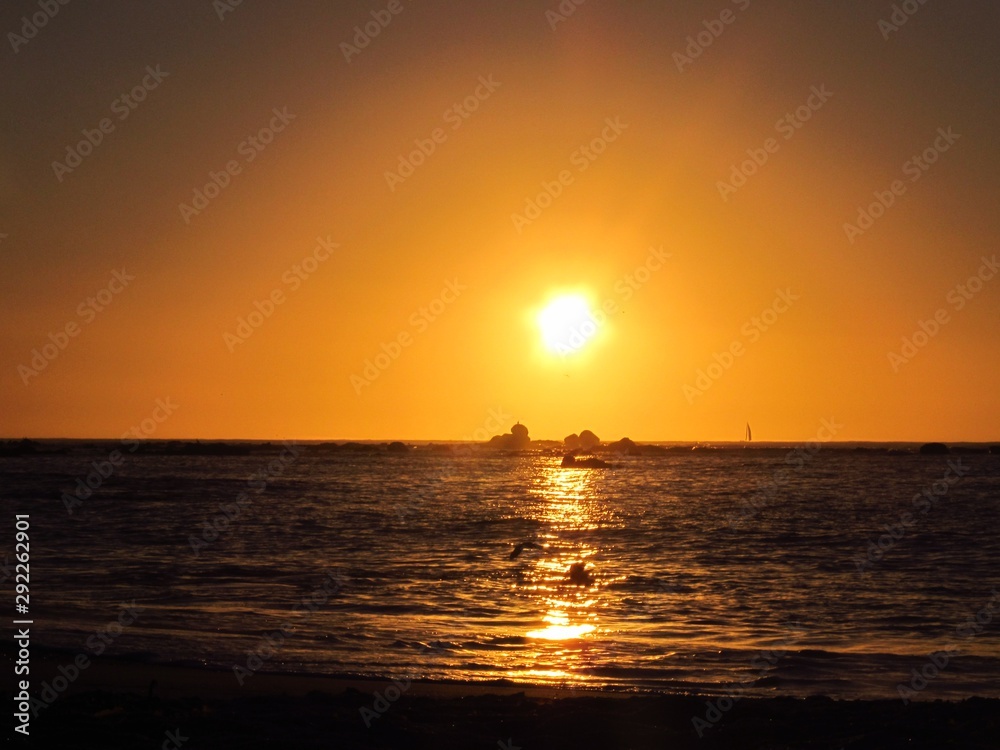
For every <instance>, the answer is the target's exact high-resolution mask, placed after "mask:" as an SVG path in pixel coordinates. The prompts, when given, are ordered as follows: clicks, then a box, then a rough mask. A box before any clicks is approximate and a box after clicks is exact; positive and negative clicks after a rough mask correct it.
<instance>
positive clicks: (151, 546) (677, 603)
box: [0, 441, 1000, 700]
mask: <svg viewBox="0 0 1000 750" xmlns="http://www.w3.org/2000/svg"><path fill="white" fill-rule="evenodd" d="M129 447H130V446H124V445H120V444H114V443H102V442H94V441H89V442H72V441H68V442H67V441H63V442H59V443H51V444H46V445H44V446H42V448H41V449H40V450H37V451H35V452H26V453H23V454H20V455H16V454H8V455H3V456H0V508H2V510H3V514H4V517H5V518H6V521H5V524H4V525H5V526H6V528H7V529H8V531H7V534H6V536H7V537H8V539H6V540H5V541H4V545H3V547H2V549H3V550H4V553H5V555H7V556H6V557H5V563H6V564H7V567H5V570H4V576H5V578H8V579H9V578H10V577H11V574H12V571H11V570H10V567H9V566H11V565H12V563H13V554H14V533H15V531H14V518H13V517H14V515H15V514H25V515H27V516H28V522H29V530H28V534H29V536H30V556H31V557H30V617H31V618H32V619H33V622H34V624H33V629H32V647H33V648H44V649H48V650H53V651H55V652H56V653H57V654H59V653H63V654H65V656H66V658H67V660H68V661H69V660H72V657H73V655H74V654H76V653H81V652H82V653H88V654H91V655H95V654H98V653H101V654H107V655H113V656H117V657H121V658H124V659H131V660H137V661H146V662H156V663H163V664H180V665H188V666H197V667H203V668H210V669H217V670H225V671H232V673H233V676H234V680H237V681H239V682H240V683H241V684H243V683H245V682H246V681H247V680H252V679H253V677H254V676H256V675H258V674H261V673H264V672H276V673H296V674H320V675H338V676H356V677H387V678H395V679H407V680H436V681H462V682H477V683H484V684H504V685H506V684H524V685H545V686H552V687H563V688H569V689H571V690H579V691H586V690H590V689H605V690H618V691H625V692H643V691H659V692H666V693H685V694H692V693H697V694H702V695H717V696H737V695H738V696H743V695H746V696H751V695H752V696H774V695H787V696H812V695H824V696H830V697H833V698H838V699H846V698H865V699H868V698H899V697H903V698H906V699H907V700H934V699H939V698H940V699H947V700H958V699H962V698H966V697H969V696H984V697H993V698H1000V455H997V454H996V453H990V452H988V450H986V449H985V448H983V449H977V448H975V447H970V448H969V449H968V450H964V451H954V450H953V451H952V452H951V453H949V454H943V455H923V454H920V453H919V452H918V451H917V450H916V446H907V445H903V446H900V445H896V446H889V445H864V446H861V445H847V444H834V443H830V444H810V445H805V446H802V445H778V444H750V445H749V446H741V445H728V446H727V445H720V446H710V445H704V446H679V445H666V446H662V447H661V449H660V450H658V451H657V452H655V453H648V454H644V455H617V454H610V453H601V454H599V455H600V456H601V457H602V458H603V459H604V460H606V461H608V462H609V463H610V464H611V466H610V467H608V468H563V467H562V466H561V465H560V464H561V458H562V453H561V451H559V450H557V449H553V448H550V449H542V450H529V451H526V452H522V453H514V452H498V451H487V450H483V449H482V448H481V447H479V446H458V447H455V446H447V445H431V444H421V445H418V446H416V447H414V448H412V449H410V450H406V451H402V450H400V451H395V450H388V449H387V448H386V446H385V445H384V444H383V445H377V444H372V445H352V446H346V447H341V448H338V447H337V446H335V445H333V446H331V445H313V444H308V443H267V444H240V449H239V450H237V451H233V453H234V455H229V454H227V453H226V451H225V450H218V451H195V452H193V453H192V452H190V451H189V452H184V451H178V450H167V448H166V447H161V448H157V447H155V446H153V447H152V448H150V447H149V446H146V447H144V448H143V449H142V450H136V451H135V452H130V450H129ZM201 447H202V448H203V447H204V446H201ZM397 447H398V446H397ZM518 545H522V546H521V548H520V553H519V554H516V550H517V549H518ZM577 563H580V564H582V568H583V570H584V571H585V573H584V574H583V575H582V576H581V575H579V574H578V575H576V576H574V577H571V576H570V574H569V571H570V568H571V566H573V565H574V564H577ZM578 570H579V568H578ZM5 588H8V591H12V587H11V582H10V581H9V580H8V583H7V586H5Z"/></svg>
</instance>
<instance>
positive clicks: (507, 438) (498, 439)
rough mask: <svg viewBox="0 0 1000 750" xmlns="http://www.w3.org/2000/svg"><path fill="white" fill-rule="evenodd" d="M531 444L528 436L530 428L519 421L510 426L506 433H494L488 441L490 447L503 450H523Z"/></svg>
mask: <svg viewBox="0 0 1000 750" xmlns="http://www.w3.org/2000/svg"><path fill="white" fill-rule="evenodd" d="M530 444H531V438H530V437H528V428H527V427H525V426H524V425H523V424H521V423H520V422H518V423H517V424H516V425H514V426H513V427H511V428H510V432H509V433H507V434H506V435H494V436H493V437H491V438H490V442H489V443H488V445H489V447H490V448H500V449H503V450H511V451H523V450H524V449H525V448H527V447H528V446H529V445H530Z"/></svg>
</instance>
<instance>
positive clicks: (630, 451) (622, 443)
mask: <svg viewBox="0 0 1000 750" xmlns="http://www.w3.org/2000/svg"><path fill="white" fill-rule="evenodd" d="M608 450H611V451H614V452H615V453H624V454H625V455H628V456H638V455H640V453H641V451H640V449H639V446H638V445H636V444H635V443H634V442H633V441H631V440H630V439H629V438H627V437H624V438H622V439H621V440H616V441H615V442H613V443H611V444H610V445H608Z"/></svg>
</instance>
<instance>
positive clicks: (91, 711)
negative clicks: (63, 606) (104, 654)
mask: <svg viewBox="0 0 1000 750" xmlns="http://www.w3.org/2000/svg"><path fill="white" fill-rule="evenodd" d="M4 656H5V661H8V664H9V659H10V652H9V651H5V652H4ZM72 661H73V655H72V654H53V653H47V654H33V657H32V672H31V677H32V694H33V695H35V696H37V695H38V694H39V691H40V690H41V688H42V683H43V682H48V683H49V684H50V685H51V684H53V682H52V681H53V680H54V679H55V678H56V677H58V676H59V674H60V671H59V667H60V666H66V665H68V664H71V663H72ZM64 673H65V672H64ZM62 685H63V683H62V682H60V683H58V686H62ZM50 695H51V694H50ZM694 717H698V718H699V719H700V720H701V721H702V722H704V723H702V724H700V725H699V726H698V727H696V726H695V724H694V723H693V721H692V719H693V718H694ZM713 720H714V721H713ZM698 729H700V730H701V734H702V736H701V737H699V734H698ZM15 736H17V735H15ZM31 737H32V740H33V742H32V746H33V747H53V748H55V747H59V748H102V749H103V748H130V749H131V748H161V747H167V748H171V747H176V746H180V747H183V748H185V750H195V749H196V748H240V749H241V750H246V749H249V748H331V747H334V748H355V747H356V748H437V749H439V750H447V749H450V748H486V749H489V750H498V748H523V749H524V750H531V749H533V748H608V750H612V749H615V750H617V749H618V748H679V749H683V748H702V749H703V750H709V749H712V748H761V749H763V748H786V749H792V748H795V749H798V748H823V749H824V750H837V749H838V748H873V749H874V748H878V749H879V750H887V749H892V748H909V749H911V750H912V749H913V748H928V749H930V748H934V749H937V748H963V749H970V748H1000V701H997V700H984V699H978V698H973V699H970V700H967V701H963V702H961V703H943V702H934V703H913V704H910V705H909V706H904V705H903V703H902V702H901V701H898V700H897V701H833V700H830V699H827V698H811V699H806V700H801V699H793V698H771V699H743V700H739V701H737V702H736V703H735V704H734V705H733V706H732V707H731V708H729V709H728V710H726V711H725V712H724V713H721V714H718V715H717V716H716V715H713V714H711V713H709V712H708V708H707V707H706V699H705V698H699V697H695V696H662V695H652V696H650V695H643V696H627V695H622V694H620V693H601V692H593V693H590V692H573V691H561V690H554V689H551V688H531V687H523V686H493V685H491V686H484V685H465V684H450V683H445V684H443V683H417V682H414V683H411V684H409V685H407V684H406V683H400V684H396V685H394V684H393V683H391V682H387V681H386V682H381V681H362V680H351V679H342V678H327V677H311V676H297V675H271V674H256V675H254V676H253V677H251V678H249V679H247V680H246V681H245V684H244V685H243V686H240V685H239V684H238V683H237V681H236V679H235V678H234V676H233V673H232V672H214V671H209V670H203V669H197V668H187V667H171V666H161V665H152V664H143V663H137V662H129V661H122V660H114V659H97V660H94V661H93V664H92V665H91V666H89V667H87V668H86V669H85V670H84V671H82V672H81V673H80V674H79V676H78V677H77V678H76V679H75V680H74V681H73V682H72V683H69V684H68V685H67V686H66V688H65V689H64V690H62V691H60V693H59V695H58V697H57V698H56V699H55V700H54V701H52V703H51V705H48V706H47V707H45V708H44V709H42V710H41V712H40V713H39V715H38V717H37V718H34V719H33V720H32V723H31Z"/></svg>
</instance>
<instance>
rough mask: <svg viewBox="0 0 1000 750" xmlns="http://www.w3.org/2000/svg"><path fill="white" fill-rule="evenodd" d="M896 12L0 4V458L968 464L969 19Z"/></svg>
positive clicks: (992, 110) (985, 101)
mask: <svg viewBox="0 0 1000 750" xmlns="http://www.w3.org/2000/svg"><path fill="white" fill-rule="evenodd" d="M578 1H579V0H578ZM903 5H905V6H906V7H907V8H909V9H910V10H915V12H914V13H913V15H912V17H910V16H907V15H906V13H905V12H904V11H902V10H900V11H898V12H897V15H896V22H897V23H895V24H894V23H893V22H892V21H891V20H890V19H891V18H892V16H893V6H892V4H891V3H888V2H886V3H871V2H859V1H848V2H839V3H835V4H834V3H823V4H820V3H812V2H807V3H803V2H800V1H799V2H793V1H792V0H779V1H777V2H771V3H764V2H761V0H736V1H735V2H730V0H717V1H716V2H704V3H661V2H653V1H652V0H648V1H645V0H639V1H635V2H610V1H603V2H602V1H601V0H587V2H583V3H582V4H580V5H579V6H576V5H574V4H573V3H571V2H564V3H563V4H562V6H561V7H562V8H563V10H569V9H573V12H572V13H562V12H560V11H559V8H560V4H559V3H558V2H556V1H555V0H552V1H551V2H527V1H526V0H525V1H522V0H507V1H506V2H503V3H481V2H470V3H460V2H450V3H443V2H419V3H418V2H408V1H407V0H396V1H395V2H391V3H387V2H381V0H376V1H375V2H372V3H368V2H353V1H351V2H337V3H324V2H318V1H308V0H295V1H294V2H284V3H263V2H253V1H251V0H245V1H244V2H243V3H242V4H240V5H233V6H232V7H228V6H227V5H226V4H225V2H224V1H223V0H219V2H216V3H215V4H214V5H213V2H212V1H211V0H182V1H180V2H169V3H167V2H159V3H143V4H136V3H124V2H116V3H108V4H101V5H100V6H99V7H93V6H91V5H90V4H86V3H78V2H71V3H69V4H68V5H64V6H63V5H59V6H58V9H57V12H56V14H55V15H54V16H53V17H51V18H49V17H47V16H46V15H45V13H44V11H40V10H39V8H40V6H39V4H38V3H37V2H14V3H9V4H7V5H6V6H5V8H4V10H3V12H2V14H0V31H3V33H4V46H3V48H2V49H0V66H2V77H0V102H2V105H3V112H4V117H3V118H2V120H0V133H2V137H0V262H2V273H0V290H2V294H0V313H2V314H0V358H2V360H3V363H4V366H3V368H2V370H0V386H2V387H0V435H2V436H4V437H8V438H20V437H22V436H29V437H109V438H116V437H118V436H120V435H121V434H122V433H123V432H125V431H126V430H128V429H129V428H131V427H132V426H134V425H138V424H140V423H141V422H142V420H143V419H146V418H149V417H150V415H151V414H152V413H153V412H154V410H155V409H156V408H157V400H158V399H160V400H161V401H164V400H167V399H169V400H170V402H171V403H172V404H176V409H172V413H171V414H170V415H169V417H168V418H166V419H164V420H163V421H162V423H159V424H158V425H157V428H156V430H155V431H154V432H152V433H150V434H148V435H147V436H148V437H153V438H260V439H284V438H297V439H381V438H385V439H405V440H421V439H458V438H462V437H466V436H470V435H472V434H473V432H474V431H475V430H477V428H481V427H483V426H484V425H485V424H486V423H487V421H488V420H489V419H490V415H491V410H492V411H494V412H496V411H498V410H499V411H500V412H502V413H503V414H505V415H509V416H510V421H509V423H508V424H504V425H503V428H504V429H506V428H507V427H509V426H510V424H512V423H513V421H514V420H520V421H521V422H523V423H525V424H526V425H528V427H529V428H530V430H531V436H532V437H535V438H562V437H563V436H565V435H567V434H568V433H570V432H579V431H580V430H582V429H585V428H589V429H591V430H593V431H594V432H596V433H597V434H598V435H599V436H600V437H601V438H602V439H606V440H613V439H617V438H620V437H622V436H626V435H627V436H629V437H631V438H632V439H634V440H690V441H694V440H738V439H740V438H741V437H742V435H743V428H744V423H745V422H747V421H749V422H750V423H751V424H752V425H753V427H754V433H755V437H756V438H758V439H760V440H784V441H791V440H805V439H811V438H813V437H814V436H815V435H816V434H817V430H818V429H819V427H820V424H821V421H822V420H823V419H824V418H833V419H835V420H836V421H837V422H838V423H840V424H842V425H843V428H842V430H841V431H840V432H839V433H838V434H837V435H836V438H837V439H838V440H914V441H922V440H945V441H957V440H968V441H990V440H1000V395H998V393H1000V392H998V389H997V386H996V382H995V381H996V376H997V374H998V373H1000V346H998V335H997V334H998V323H1000V278H995V277H998V276H1000V274H998V269H997V268H996V265H995V264H996V260H997V257H998V255H1000V246H998V245H1000V243H998V238H1000V212H998V211H997V206H998V197H1000V194H998V193H1000V191H998V188H997V185H998V177H997V175H998V174H1000V139H998V138H997V132H998V130H1000V104H998V100H997V96H998V92H1000V43H998V41H997V39H998V36H997V28H998V22H1000V7H998V6H996V5H995V4H991V3H987V2H981V1H980V2H955V3H943V2H937V3H926V4H924V5H920V4H919V3H917V2H916V0H911V2H910V3H904V4H903ZM393 11H395V12H393ZM373 14H374V16H373ZM557 14H558V15H557ZM32 15H35V16H36V18H38V19H41V18H43V17H44V19H45V23H44V26H42V27H41V28H35V27H34V25H33V24H32V22H31V16H32ZM220 15H221V18H220ZM25 16H27V17H28V25H29V27H30V28H28V29H27V33H25V30H24V28H23V27H24V26H25V19H24V17H25ZM901 20H905V23H902V24H899V23H898V22H899V21H901ZM726 21H729V23H727V22H726ZM880 21H884V23H882V24H881V25H880ZM366 24H368V25H369V28H370V29H372V28H377V29H378V35H377V36H375V37H374V38H372V39H370V40H368V39H367V37H365V35H364V27H365V25H366ZM359 26H360V27H361V32H360V36H359V32H358V31H356V27H359ZM32 30H34V32H35V33H34V34H31V32H32ZM29 34H31V35H30V38H29ZM699 35H700V40H699ZM689 37H690V38H689ZM356 39H357V46H355V45H356V42H355V40H356ZM706 40H707V41H710V44H709V45H708V46H704V45H703V44H702V42H704V41H706ZM362 43H363V44H364V46H363V47H362V46H361V44H362ZM15 50H16V51H15ZM130 92H131V93H130ZM123 95H124V98H123ZM102 125H103V130H102ZM262 129H263V130H264V132H263V133H262V134H260V133H259V131H261V130H262ZM88 134H89V135H88ZM88 137H89V139H90V143H92V142H95V141H96V142H97V145H94V146H91V145H90V143H88V140H87V139H88ZM251 139H252V140H251ZM81 141H82V144H81ZM78 146H79V147H78ZM421 149H422V150H421ZM81 154H82V155H81ZM78 157H79V158H78ZM914 157H916V160H914ZM754 159H756V161H757V162H762V163H760V164H758V163H755V162H754V161H753V160H754ZM74 165H76V166H74ZM734 171H735V174H734ZM742 172H745V173H747V175H749V176H746V175H744V174H742ZM734 177H735V179H734ZM213 180H214V184H213ZM725 183H728V184H725ZM217 184H221V185H222V187H219V188H216V187H215V186H214V185H217ZM206 186H209V187H206ZM199 191H200V192H199ZM206 194H207V197H206ZM879 201H881V204H879ZM872 204H875V205H874V206H873V207H871V208H869V207H870V206H872ZM882 204H890V205H889V206H888V208H883V205H882ZM860 209H864V211H865V213H866V214H868V215H869V216H873V217H874V218H871V219H870V220H869V218H867V217H866V216H862V217H859V210H860ZM845 225H851V226H845ZM970 278H972V279H974V280H973V281H972V282H970V281H969V280H970ZM561 295H576V296H577V298H582V299H583V300H585V301H586V303H587V305H589V306H590V308H591V310H607V311H608V312H602V313H595V315H594V317H595V319H596V329H595V330H596V333H594V335H593V336H592V338H590V340H588V341H586V342H585V343H583V344H582V346H580V347H579V349H578V350H575V349H574V350H572V351H569V353H560V352H558V351H552V350H551V349H549V348H547V347H546V345H545V342H544V340H543V335H542V331H541V330H540V328H539V324H538V317H539V314H540V313H541V311H542V310H543V309H544V308H545V307H546V305H547V304H548V303H550V302H551V301H552V300H554V299H556V298H558V297H560V296H561ZM259 310H263V311H265V312H268V313H270V314H269V315H267V316H265V314H264V313H263V312H258V311H259ZM251 318H252V321H251ZM241 320H243V321H246V322H245V323H243V324H241V323H240V321H241ZM569 322H572V321H569ZM252 323H258V324H259V325H257V326H256V327H255V326H254V325H252ZM922 323H923V325H922ZM248 333H249V335H246V334H248ZM904 339H905V340H906V342H904ZM907 342H908V343H907ZM911 346H912V348H911ZM733 352H736V353H735V354H734V353H733ZM372 375H375V376H377V377H371V376H372ZM706 386H707V387H706Z"/></svg>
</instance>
